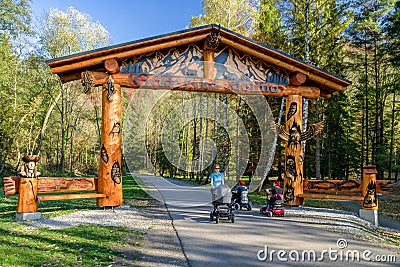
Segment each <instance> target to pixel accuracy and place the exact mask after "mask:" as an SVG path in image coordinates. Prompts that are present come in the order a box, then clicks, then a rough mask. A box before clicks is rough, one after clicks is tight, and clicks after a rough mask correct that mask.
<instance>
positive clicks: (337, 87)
mask: <svg viewBox="0 0 400 267" xmlns="http://www.w3.org/2000/svg"><path fill="white" fill-rule="evenodd" d="M220 39H221V42H222V43H223V44H226V45H228V46H231V47H233V48H236V49H238V50H240V51H243V52H245V53H248V54H249V55H251V56H255V57H258V58H260V59H262V60H265V61H266V62H269V63H272V64H274V65H278V66H281V67H282V68H284V69H287V70H289V71H292V72H301V73H304V74H306V75H307V76H308V77H309V79H311V80H313V81H315V82H317V83H320V84H322V85H324V86H326V87H328V88H330V89H334V90H336V91H340V92H344V91H345V90H346V86H344V85H340V84H337V83H336V82H333V81H329V80H327V79H326V78H323V77H321V76H319V75H316V74H314V73H311V72H309V71H308V70H307V65H306V64H304V68H300V67H298V66H294V65H292V64H291V63H287V62H285V61H284V58H282V59H280V58H275V57H273V56H270V55H267V54H265V53H262V52H259V51H258V50H257V49H251V48H249V47H247V46H245V45H243V44H240V43H238V42H235V41H233V40H230V39H228V38H226V37H223V36H221V37H220ZM308 68H309V67H308ZM329 77H331V78H332V79H335V77H334V76H331V75H330V76H329Z"/></svg>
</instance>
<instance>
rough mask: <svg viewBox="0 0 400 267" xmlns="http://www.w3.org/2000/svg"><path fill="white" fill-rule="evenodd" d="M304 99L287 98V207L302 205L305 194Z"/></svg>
mask: <svg viewBox="0 0 400 267" xmlns="http://www.w3.org/2000/svg"><path fill="white" fill-rule="evenodd" d="M302 103H303V98H302V97H301V96H299V95H290V96H288V97H287V98H286V132H287V133H289V136H290V137H289V140H287V141H286V148H285V180H284V189H283V191H284V193H283V195H284V200H285V205H290V206H298V205H302V204H303V203H301V202H302V198H300V197H298V195H299V194H302V193H303V155H302V149H301V147H302V144H301V141H300V133H301V132H302V106H303V104H302Z"/></svg>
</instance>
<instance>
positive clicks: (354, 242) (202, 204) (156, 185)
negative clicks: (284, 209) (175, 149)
mask: <svg viewBox="0 0 400 267" xmlns="http://www.w3.org/2000/svg"><path fill="white" fill-rule="evenodd" d="M135 176H137V177H139V178H140V179H141V183H142V185H143V186H144V185H147V186H145V187H146V188H147V191H148V192H149V193H150V194H151V195H153V196H154V197H155V198H158V199H159V200H163V201H165V202H166V203H167V207H168V210H169V213H170V215H171V217H172V219H173V224H174V226H175V229H176V230H177V233H178V236H179V238H180V240H181V243H182V246H183V251H184V253H185V255H186V257H187V259H188V261H189V265H190V266H192V267H197V266H198V267H200V266H201V267H203V266H206V267H214V266H218V267H221V266H232V267H235V266H241V267H242V266H382V267H383V266H400V250H399V248H398V247H396V248H395V247H390V248H388V247H384V246H383V245H382V244H379V243H375V242H366V241H362V240H358V239H355V238H353V237H351V236H349V235H346V234H341V233H335V232H331V231H328V230H325V229H324V228H323V227H320V226H318V227H317V226H316V225H315V222H314V223H312V222H304V220H303V221H302V220H300V219H298V218H296V217H288V216H286V217H283V218H282V217H273V218H268V217H266V216H265V215H262V214H260V213H259V211H258V209H255V208H253V210H252V211H239V212H236V220H235V223H231V222H228V221H226V222H224V221H221V222H220V223H219V224H215V222H210V217H209V213H210V210H212V205H211V204H210V198H211V194H210V190H209V189H208V188H205V187H197V186H191V185H188V184H184V183H182V182H179V181H174V180H166V179H164V178H161V177H156V176H146V175H138V174H136V175H135ZM338 220H343V221H344V220H345V219H343V218H341V219H339V218H338ZM338 239H344V240H346V241H347V247H345V248H343V249H340V248H339V247H338V245H337V241H338ZM266 250H268V252H267V254H266V253H265V251H266ZM307 250H308V251H309V252H310V253H312V251H313V252H315V255H316V256H315V257H311V258H314V260H308V259H307V258H308V256H307V255H309V253H307V252H306V251H307ZM324 250H325V252H324ZM356 250H357V251H358V253H360V261H352V260H350V261H346V254H347V255H350V256H349V257H350V259H352V258H353V257H352V256H351V255H353V254H352V253H353V252H354V253H356V252H355V251H356ZM273 251H275V252H273ZM278 251H281V252H280V253H282V254H280V256H281V257H280V258H279V257H278V256H279V255H278ZM369 251H370V253H369ZM303 252H304V255H305V257H304V258H305V259H306V260H302V254H303ZM322 253H324V254H323V255H324V257H322V258H323V260H319V258H321V254H322ZM363 253H365V254H364V255H365V258H370V259H375V257H376V256H385V255H395V256H396V262H390V263H389V262H376V261H375V262H374V261H366V260H363V256H362V255H363ZM297 254H299V260H295V259H296V255H297ZM271 255H272V256H273V257H272V259H271ZM340 255H343V256H342V260H341V257H340ZM354 255H355V254H354ZM291 258H292V259H291Z"/></svg>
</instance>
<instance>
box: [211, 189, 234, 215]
mask: <svg viewBox="0 0 400 267" xmlns="http://www.w3.org/2000/svg"><path fill="white" fill-rule="evenodd" d="M211 194H212V200H213V201H212V204H213V210H212V211H211V212H210V220H211V221H213V220H214V218H215V223H218V222H219V220H220V219H226V220H230V221H231V222H232V223H234V222H235V214H233V211H232V205H231V200H232V193H231V190H230V188H229V186H228V185H226V184H221V185H220V186H219V187H217V188H216V189H212V190H211Z"/></svg>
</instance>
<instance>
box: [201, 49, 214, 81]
mask: <svg viewBox="0 0 400 267" xmlns="http://www.w3.org/2000/svg"><path fill="white" fill-rule="evenodd" d="M214 54H215V52H214V50H213V49H210V48H207V46H206V45H204V50H203V56H204V79H210V80H211V79H214V76H215V73H214Z"/></svg>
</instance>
